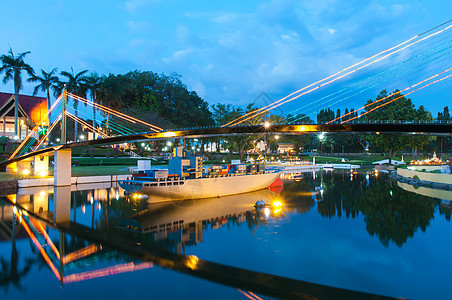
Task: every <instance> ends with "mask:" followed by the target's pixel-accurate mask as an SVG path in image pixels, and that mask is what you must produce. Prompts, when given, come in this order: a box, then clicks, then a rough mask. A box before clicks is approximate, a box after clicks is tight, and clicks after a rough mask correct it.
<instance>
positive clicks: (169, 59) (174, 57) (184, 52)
mask: <svg viewBox="0 0 452 300" xmlns="http://www.w3.org/2000/svg"><path fill="white" fill-rule="evenodd" d="M192 52H193V49H181V50H177V51H174V52H173V55H171V57H164V58H162V61H163V62H165V63H171V62H174V61H176V60H180V59H182V58H184V57H185V56H187V55H188V54H190V53H192Z"/></svg>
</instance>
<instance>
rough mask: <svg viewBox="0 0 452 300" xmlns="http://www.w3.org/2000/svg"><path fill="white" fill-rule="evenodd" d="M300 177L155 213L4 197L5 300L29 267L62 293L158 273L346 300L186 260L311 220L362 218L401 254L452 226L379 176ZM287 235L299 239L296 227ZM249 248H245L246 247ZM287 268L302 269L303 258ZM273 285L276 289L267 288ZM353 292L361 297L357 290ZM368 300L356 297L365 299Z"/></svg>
mask: <svg viewBox="0 0 452 300" xmlns="http://www.w3.org/2000/svg"><path fill="white" fill-rule="evenodd" d="M301 177H302V178H301V180H298V179H300V177H298V176H297V177H294V176H292V177H288V178H287V179H285V186H284V189H282V191H276V192H274V191H269V190H261V191H257V192H253V193H248V194H243V195H235V196H228V197H222V198H213V199H203V200H188V201H174V202H165V203H154V204H147V203H146V201H141V200H137V199H133V198H128V197H124V196H122V195H123V192H122V191H121V190H120V189H119V188H118V187H117V186H115V185H111V184H108V185H102V186H99V187H98V188H95V186H85V187H83V186H77V187H67V188H46V189H28V190H27V191H24V190H20V191H19V192H18V193H17V194H14V195H6V196H4V201H3V202H1V218H0V225H1V226H0V234H1V236H2V237H3V241H5V240H6V241H7V242H3V245H5V243H8V244H7V245H8V246H10V247H9V249H11V252H10V253H9V252H8V253H6V252H4V251H3V252H2V251H0V262H1V268H2V269H1V274H2V275H1V276H2V277H1V279H2V280H1V281H0V282H1V285H0V286H2V287H3V288H4V289H5V291H8V290H9V289H11V288H12V289H17V290H18V289H22V288H24V286H26V284H24V282H23V278H25V277H26V276H29V274H30V270H31V268H32V267H33V266H38V267H39V268H40V270H42V269H44V270H49V271H50V272H51V274H53V275H52V276H54V278H55V280H57V281H59V282H60V284H61V285H63V286H65V285H67V284H69V283H75V282H83V281H86V280H90V279H94V278H101V277H106V276H111V275H115V274H120V273H130V272H133V271H139V270H145V269H151V268H152V269H155V268H153V267H155V266H159V267H164V268H169V269H172V270H175V271H178V272H183V273H187V274H191V275H193V276H196V277H199V278H206V279H208V280H213V281H215V282H219V283H222V284H225V285H229V286H233V287H238V288H241V289H242V290H244V291H245V293H247V292H246V290H253V291H257V292H260V293H263V294H266V295H271V296H280V297H282V296H281V295H285V296H286V297H287V298H290V297H292V296H294V295H296V293H299V292H300V291H302V292H303V293H308V294H309V295H310V296H319V294H317V293H318V290H313V287H316V288H319V290H320V291H321V294H322V295H326V294H328V293H331V294H328V295H330V296H331V295H333V296H336V297H337V295H339V294H340V293H342V292H344V293H345V294H344V295H345V296H344V297H345V298H347V297H348V296H350V295H352V294H353V292H350V291H345V290H341V289H339V290H338V289H335V288H331V287H326V286H324V285H312V284H311V283H306V282H304V281H301V280H295V279H289V278H294V277H295V278H297V274H292V273H287V274H283V275H284V276H285V277H278V276H274V275H269V274H272V273H274V272H272V269H270V270H269V271H268V272H267V273H259V272H254V271H250V270H247V269H244V268H243V269H242V268H239V267H237V266H236V267H230V266H225V265H220V264H217V263H213V262H210V261H206V260H203V259H202V258H203V257H201V256H200V257H198V256H194V255H187V256H186V255H185V253H189V254H193V253H194V252H193V251H192V250H193V249H196V248H199V247H200V246H201V245H205V244H209V243H213V242H214V241H213V240H215V239H212V235H215V233H216V232H218V233H219V234H221V233H223V234H224V232H225V231H227V232H231V233H232V235H233V234H239V233H242V234H243V232H245V233H246V234H245V235H246V236H248V237H250V238H249V239H250V243H252V242H253V241H252V237H253V235H254V233H255V232H256V231H257V230H262V229H265V228H270V227H272V226H276V225H275V224H277V225H278V224H284V222H289V221H293V222H296V221H294V216H308V215H315V216H316V217H317V218H318V219H320V220H321V221H320V222H318V221H317V223H312V226H318V227H319V228H321V227H322V226H323V224H326V223H328V222H330V221H331V222H332V221H336V220H338V219H340V220H342V221H347V220H349V219H355V218H361V219H363V221H364V224H365V230H366V231H367V233H368V234H367V235H368V237H367V238H368V239H372V237H374V238H373V239H374V240H375V241H376V238H375V237H377V238H378V241H379V243H381V245H383V246H385V247H390V246H391V244H394V245H396V246H398V247H400V248H402V246H404V245H405V244H406V243H407V241H408V240H409V239H410V238H413V237H414V236H415V234H416V232H418V231H428V227H429V224H430V223H431V222H432V220H433V218H434V217H435V212H439V214H436V217H438V215H439V216H442V217H444V219H445V220H450V216H451V213H450V211H451V210H450V208H451V206H450V204H449V203H450V202H448V201H441V200H439V199H433V198H431V197H427V196H426V195H425V193H423V192H422V193H419V194H414V193H413V192H412V191H411V190H410V188H409V187H401V186H400V185H399V184H398V183H396V182H395V181H392V180H388V178H387V176H385V175H383V174H380V175H379V176H375V174H374V173H368V174H365V173H360V174H356V173H350V172H346V171H345V172H336V171H334V172H328V173H327V172H319V173H314V174H313V173H311V172H309V173H303V174H302V176H301ZM430 192H431V191H430ZM429 195H430V196H435V195H439V196H441V197H443V196H444V195H443V194H429ZM442 199H444V198H442ZM258 200H264V201H265V202H266V203H271V202H272V201H275V200H278V201H280V202H281V203H282V204H283V205H282V206H281V207H270V206H267V207H263V208H262V209H256V208H255V207H254V204H255V203H256V202H257V201H258ZM13 205H17V206H13ZM278 226H279V225H278ZM290 226H292V227H293V229H294V230H297V226H298V225H297V223H294V224H291V225H290ZM314 238H316V237H314ZM23 239H27V240H30V244H29V245H30V246H29V247H30V250H29V251H28V252H29V253H27V250H26V249H25V248H24V247H23V248H22V249H17V245H16V241H17V240H23ZM221 242H222V243H226V244H227V243H231V244H233V243H234V241H231V240H229V241H228V240H225V241H221ZM285 243H286V246H285V247H287V248H289V249H291V248H292V247H294V246H296V245H297V243H302V244H309V243H310V240H309V237H308V236H301V237H298V239H293V238H290V239H288V240H286V241H285ZM1 244H2V242H1V240H0V245H1ZM200 244H201V245H200ZM282 245H284V243H282ZM188 248H190V251H188ZM243 248H244V249H246V248H247V244H246V242H245V244H244V245H243ZM1 249H4V247H3V248H0V250H1ZM24 252H25V254H22V255H21V253H24ZM196 254H197V253H196ZM263 255H264V257H266V259H270V260H271V259H273V258H274V257H273V256H272V255H274V254H272V253H263ZM276 258H277V257H276ZM221 259H222V258H219V260H220V261H221ZM290 259H292V260H293V261H294V262H296V261H297V259H298V254H297V255H294V256H293V257H292V256H291V257H290ZM41 272H42V271H41ZM369 272H372V270H369ZM38 280H39V279H38ZM268 282H273V284H272V285H270V286H269V284H268ZM288 283H291V285H290V286H289V287H288ZM278 285H280V286H279V287H278ZM336 285H337V284H336ZM352 288H353V289H355V290H360V289H361V287H360V286H359V285H356V286H352ZM307 291H309V292H307ZM350 293H352V294H350ZM353 295H355V296H356V294H353ZM366 295H367V294H366ZM366 295H363V294H359V296H360V298H362V297H365V296H366ZM361 296H362V297H361ZM396 296H400V294H396Z"/></svg>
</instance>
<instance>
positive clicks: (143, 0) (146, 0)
mask: <svg viewBox="0 0 452 300" xmlns="http://www.w3.org/2000/svg"><path fill="white" fill-rule="evenodd" d="M157 2H159V0H130V1H126V2H125V4H124V7H125V9H126V10H127V11H128V12H130V13H135V12H137V11H138V10H139V9H141V8H143V7H145V6H147V5H149V4H153V3H157Z"/></svg>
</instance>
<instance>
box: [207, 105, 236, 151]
mask: <svg viewBox="0 0 452 300" xmlns="http://www.w3.org/2000/svg"><path fill="white" fill-rule="evenodd" d="M212 111H213V113H212V118H213V121H214V123H215V125H216V126H222V125H223V124H227V123H228V122H231V121H232V120H235V119H237V118H239V117H240V116H241V115H243V113H244V112H243V109H242V108H240V107H234V106H233V105H231V104H221V103H218V104H214V105H212ZM209 140H210V142H214V143H215V145H216V146H217V147H216V150H217V152H218V153H220V150H221V147H222V146H223V145H222V143H223V142H224V141H226V140H227V138H225V137H212V138H209Z"/></svg>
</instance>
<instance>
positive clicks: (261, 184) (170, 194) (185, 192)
mask: <svg viewBox="0 0 452 300" xmlns="http://www.w3.org/2000/svg"><path fill="white" fill-rule="evenodd" d="M231 166H234V167H231ZM254 166H256V165H254ZM215 167H219V166H215ZM243 167H244V168H243ZM211 168H212V167H211ZM248 169H250V168H248ZM202 170H203V168H202V159H200V158H199V157H195V156H185V154H182V150H181V149H177V150H176V154H175V157H173V158H172V159H171V160H170V162H169V169H168V170H150V171H149V172H147V173H143V176H142V175H140V174H135V175H139V176H135V177H132V179H131V180H120V181H118V184H119V185H120V186H121V187H122V188H123V189H124V190H126V191H127V192H128V193H140V194H147V195H149V199H148V202H149V203H152V202H160V201H171V200H184V199H201V198H212V197H222V196H227V195H235V194H241V193H247V192H252V191H257V190H260V189H265V188H267V187H269V186H270V185H272V184H273V183H274V182H275V181H276V180H277V179H279V177H280V175H281V171H280V170H272V171H266V170H262V169H258V168H257V166H256V167H255V168H253V170H252V171H249V170H248V171H247V170H246V166H245V165H240V166H239V168H237V165H229V166H228V170H227V171H219V172H212V171H211V172H208V173H204V174H203V171H202ZM214 170H215V169H214ZM221 170H224V169H221ZM165 171H166V172H165ZM168 171H169V173H170V174H169V175H168Z"/></svg>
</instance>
